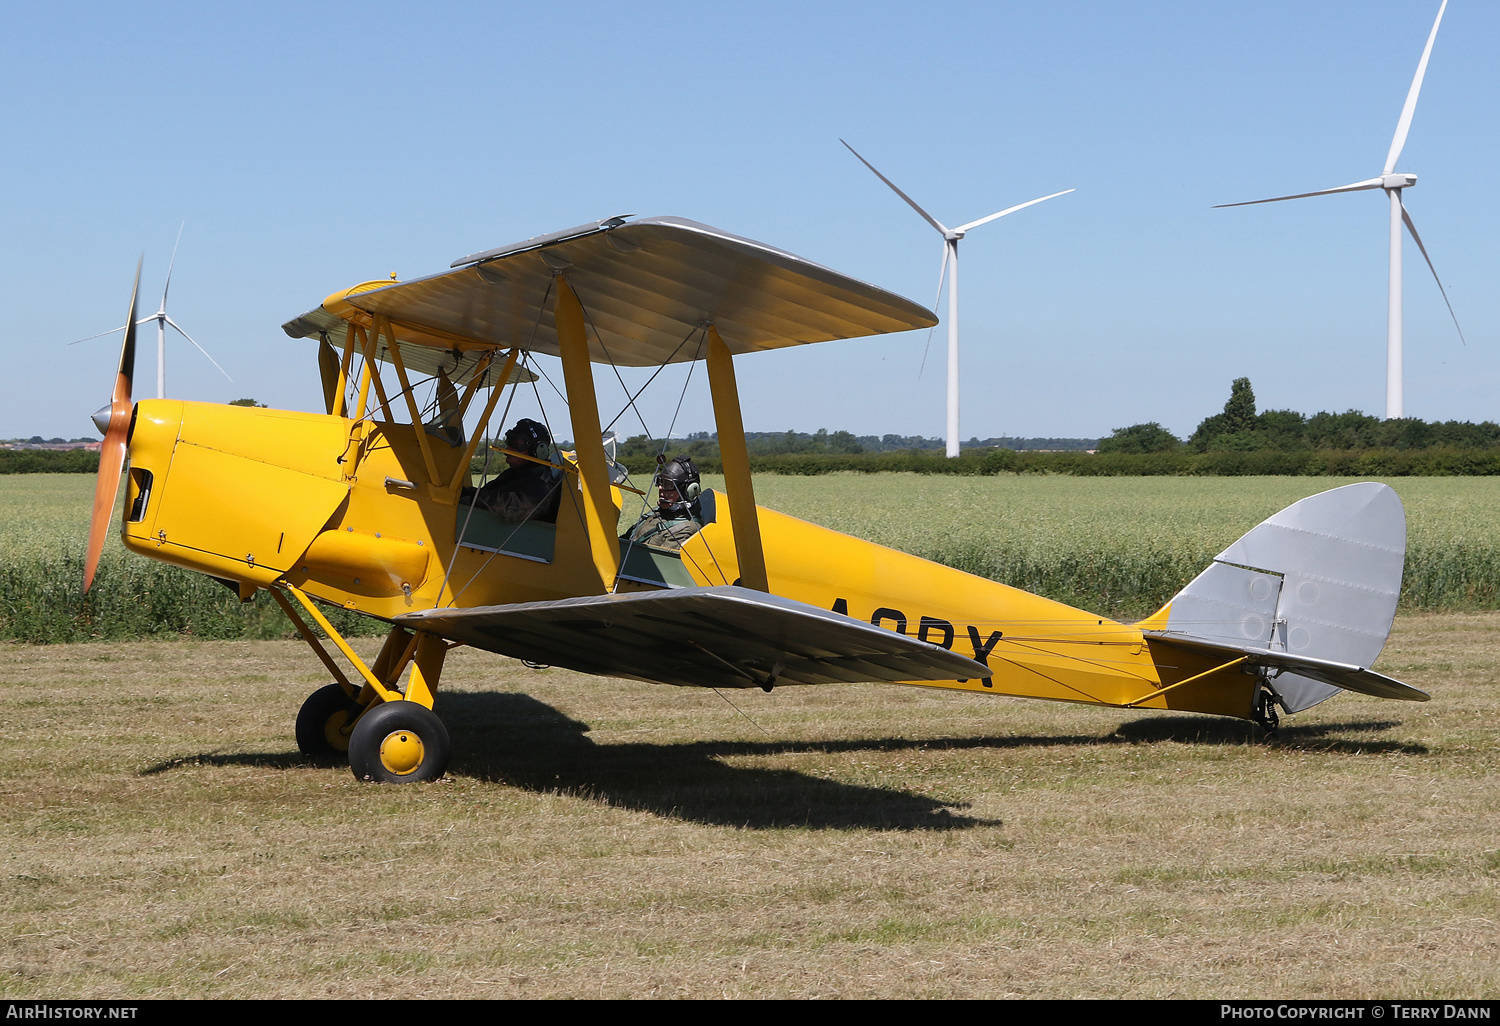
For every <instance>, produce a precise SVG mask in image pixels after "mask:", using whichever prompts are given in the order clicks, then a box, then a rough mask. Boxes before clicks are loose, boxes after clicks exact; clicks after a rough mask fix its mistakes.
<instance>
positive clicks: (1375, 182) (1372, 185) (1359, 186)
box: [1213, 178, 1380, 210]
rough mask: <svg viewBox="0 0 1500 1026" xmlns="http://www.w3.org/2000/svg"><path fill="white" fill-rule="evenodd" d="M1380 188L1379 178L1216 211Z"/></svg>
mask: <svg viewBox="0 0 1500 1026" xmlns="http://www.w3.org/2000/svg"><path fill="white" fill-rule="evenodd" d="M1378 188H1380V179H1379V178H1366V179H1365V180H1364V181H1362V182H1350V183H1349V184H1348V185H1340V186H1337V187H1335V188H1332V189H1319V190H1318V191H1317V192H1299V193H1297V194H1296V195H1295V196H1272V197H1271V198H1270V199H1263V200H1246V201H1245V202H1244V203H1215V204H1214V205H1213V209H1214V210H1219V209H1221V208H1223V207H1253V206H1255V204H1257V203H1280V202H1281V201H1282V200H1289V199H1306V198H1307V197H1309V196H1332V195H1333V194H1334V193H1336V192H1360V191H1361V190H1364V189H1378Z"/></svg>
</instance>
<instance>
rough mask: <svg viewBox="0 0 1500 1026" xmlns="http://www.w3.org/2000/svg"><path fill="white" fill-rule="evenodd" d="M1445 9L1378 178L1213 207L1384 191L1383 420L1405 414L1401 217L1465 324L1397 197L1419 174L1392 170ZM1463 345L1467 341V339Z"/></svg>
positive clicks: (1429, 40) (1435, 25)
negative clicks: (1387, 213) (1387, 263)
mask: <svg viewBox="0 0 1500 1026" xmlns="http://www.w3.org/2000/svg"><path fill="white" fill-rule="evenodd" d="M1447 9H1448V0H1443V2H1442V4H1441V6H1439V7H1438V13H1437V18H1436V20H1434V21H1433V23H1432V31H1431V32H1430V33H1429V34H1428V36H1427V45H1426V46H1425V47H1424V48H1423V49H1422V59H1421V60H1420V61H1418V62H1417V74H1416V76H1415V77H1413V78H1412V80H1411V89H1409V90H1408V91H1407V93H1406V104H1405V106H1403V107H1402V108H1401V117H1400V119H1399V120H1397V122H1396V134H1395V136H1394V137H1393V138H1392V139H1391V149H1390V152H1389V153H1387V154H1386V158H1385V167H1384V169H1382V171H1381V172H1380V176H1379V177H1377V178H1367V179H1365V180H1364V181H1362V182H1351V183H1350V184H1349V185H1340V186H1338V187H1336V188H1333V189H1321V190H1319V191H1318V192H1299V193H1297V194H1296V195H1295V196H1273V197H1272V198H1270V199H1263V200H1250V201H1248V202H1246V203H1220V204H1218V205H1217V206H1216V207H1215V208H1214V209H1216V210H1217V209H1219V208H1221V207H1248V206H1254V205H1255V204H1257V203H1279V202H1281V201H1282V200H1293V199H1305V198H1307V197H1308V196H1329V195H1332V194H1334V193H1338V192H1363V191H1364V190H1366V189H1384V190H1385V194H1386V197H1387V199H1388V200H1389V201H1390V208H1391V232H1390V239H1391V268H1390V299H1389V302H1388V305H1387V310H1386V348H1385V416H1386V419H1387V420H1390V419H1393V418H1396V417H1402V416H1405V413H1404V408H1405V401H1404V398H1403V396H1402V368H1401V341H1402V340H1401V241H1402V240H1401V225H1402V223H1403V222H1404V223H1405V225H1406V228H1407V230H1408V231H1410V232H1411V238H1412V241H1413V242H1415V243H1416V244H1417V249H1419V250H1421V252H1422V259H1423V260H1426V261H1427V269H1428V270H1429V271H1431V272H1432V278H1433V280H1434V281H1436V282H1437V287H1438V291H1439V292H1441V293H1442V294H1443V302H1444V303H1446V304H1447V306H1448V316H1450V317H1452V318H1453V326H1454V327H1455V328H1458V337H1459V340H1460V341H1463V339H1464V331H1463V328H1460V327H1459V326H1458V315H1457V314H1455V313H1454V312H1453V304H1452V303H1449V302H1448V291H1447V290H1446V289H1444V288H1443V282H1442V279H1441V278H1439V277H1438V273H1437V268H1436V267H1433V266H1432V258H1431V257H1430V256H1428V255H1427V247H1426V246H1424V245H1422V236H1420V235H1418V234H1417V226H1416V225H1415V224H1413V223H1412V219H1411V215H1410V214H1408V213H1407V212H1406V205H1405V204H1404V203H1402V202H1401V190H1403V189H1409V188H1411V187H1412V186H1413V185H1416V184H1417V176H1416V175H1414V174H1408V173H1406V172H1397V171H1396V161H1398V160H1400V159H1401V150H1402V148H1403V147H1405V146H1406V134H1407V132H1409V131H1410V130H1411V118H1412V114H1413V113H1414V112H1415V111H1416V109H1417V94H1418V93H1420V92H1421V91H1422V79H1423V77H1424V76H1425V75H1426V74H1427V59H1428V58H1429V57H1431V56H1432V44H1433V42H1435V41H1436V40H1437V34H1438V26H1439V25H1441V24H1442V22H1443V12H1444V11H1446V10H1447ZM1465 344H1466V345H1467V342H1465Z"/></svg>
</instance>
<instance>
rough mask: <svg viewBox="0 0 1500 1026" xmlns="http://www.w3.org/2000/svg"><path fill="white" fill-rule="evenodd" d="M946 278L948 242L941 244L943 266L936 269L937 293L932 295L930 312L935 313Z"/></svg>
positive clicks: (941, 296)
mask: <svg viewBox="0 0 1500 1026" xmlns="http://www.w3.org/2000/svg"><path fill="white" fill-rule="evenodd" d="M947 278H948V244H947V243H944V244H943V266H942V267H941V268H939V270H938V287H937V295H936V296H933V297H932V312H933V313H937V306H938V302H939V301H940V300H941V299H942V298H943V282H944V281H946V280H947Z"/></svg>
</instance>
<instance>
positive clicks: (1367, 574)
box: [1155, 482, 1426, 712]
mask: <svg viewBox="0 0 1500 1026" xmlns="http://www.w3.org/2000/svg"><path fill="white" fill-rule="evenodd" d="M1405 557H1406V513H1405V511H1404V510H1403V509H1402V508H1401V500H1400V498H1398V497H1397V495H1396V493H1395V492H1394V491H1392V490H1391V489H1390V488H1389V487H1387V486H1386V485H1383V484H1376V483H1374V482H1365V483H1361V484H1352V485H1345V486H1344V487H1342V488H1333V489H1330V490H1329V491H1326V492H1320V493H1319V494H1317V495H1312V496H1309V497H1308V498H1306V499H1303V500H1302V501H1301V502H1296V503H1293V504H1292V505H1290V506H1288V507H1287V508H1286V509H1284V510H1282V511H1281V512H1280V513H1277V514H1276V515H1275V516H1273V517H1271V518H1270V519H1268V520H1266V521H1265V522H1264V523H1262V524H1261V525H1260V526H1258V527H1256V528H1255V529H1254V530H1252V531H1250V532H1249V533H1248V534H1246V535H1245V536H1244V537H1242V538H1241V539H1240V540H1239V541H1237V542H1235V543H1234V544H1233V545H1231V546H1229V548H1227V549H1225V550H1224V551H1223V552H1221V553H1219V554H1218V555H1217V556H1216V557H1214V562H1213V563H1211V564H1210V565H1209V567H1208V569H1207V570H1204V571H1203V573H1201V574H1199V575H1198V576H1197V577H1195V578H1194V579H1193V580H1192V581H1191V582H1190V583H1189V584H1188V586H1187V587H1186V588H1183V589H1182V591H1180V592H1178V593H1177V595H1176V596H1175V597H1174V598H1173V599H1172V602H1171V604H1170V606H1169V607H1168V615H1167V623H1166V629H1165V631H1164V632H1162V633H1160V634H1158V635H1155V636H1157V637H1160V638H1162V639H1163V640H1172V641H1181V642H1183V643H1185V644H1194V645H1198V646H1201V647H1207V648H1211V649H1214V650H1216V651H1234V652H1256V653H1266V652H1269V653H1274V654H1277V655H1278V656H1285V657H1286V658H1287V660H1292V661H1283V662H1278V663H1269V662H1268V663H1267V664H1266V665H1268V666H1277V667H1279V668H1281V669H1282V670H1283V671H1284V672H1282V673H1281V674H1280V675H1279V676H1278V677H1277V678H1276V680H1275V681H1274V682H1273V683H1272V685H1271V686H1272V687H1273V688H1274V689H1275V691H1276V694H1277V697H1278V699H1279V700H1280V701H1281V704H1282V706H1283V707H1284V708H1285V709H1286V711H1287V712H1299V711H1301V710H1303V709H1307V708H1309V707H1311V706H1313V705H1316V704H1317V703H1319V702H1321V701H1323V700H1324V699H1326V698H1329V697H1331V696H1333V695H1335V694H1337V693H1338V692H1337V691H1336V690H1335V688H1345V689H1347V690H1349V691H1363V692H1365V693H1366V694H1379V695H1384V697H1388V698H1401V697H1409V696H1408V695H1407V694H1406V693H1405V692H1402V693H1397V694H1385V693H1384V692H1383V691H1380V690H1374V691H1371V690H1368V689H1367V688H1366V687H1361V686H1357V684H1356V683H1343V682H1341V681H1337V682H1336V681H1334V680H1332V679H1331V678H1329V677H1328V676H1327V675H1326V674H1325V675H1319V673H1312V672H1304V671H1303V670H1301V669H1299V668H1297V667H1298V666H1299V665H1300V664H1298V663H1296V662H1295V660H1298V659H1300V660H1302V661H1303V662H1304V663H1306V664H1307V665H1308V666H1324V667H1328V668H1333V669H1338V668H1343V669H1342V670H1339V672H1341V673H1345V675H1346V678H1347V679H1348V680H1350V681H1355V680H1356V678H1355V677H1348V676H1347V673H1348V672H1353V671H1357V673H1358V674H1366V675H1368V677H1370V678H1378V679H1379V680H1380V681H1385V680H1386V679H1387V678H1384V677H1380V676H1379V674H1370V673H1369V671H1368V670H1367V669H1363V668H1364V667H1368V666H1370V665H1371V664H1372V663H1373V662H1374V661H1375V658H1376V657H1377V656H1378V655H1380V650H1381V649H1382V648H1383V647H1384V646H1385V639H1386V637H1387V636H1389V634H1390V632H1391V622H1392V620H1393V619H1394V618H1395V615H1396V601H1397V599H1398V598H1399V597H1400V594H1401V573H1402V569H1403V566H1404V562H1405ZM1328 672H1333V670H1329V671H1328ZM1357 679H1358V680H1366V678H1365V677H1358V678H1357ZM1367 683H1368V681H1367ZM1390 683H1391V684H1396V682H1395V681H1391V682H1390ZM1370 686H1375V687H1384V685H1370ZM1397 687H1398V689H1401V688H1405V687H1406V686H1405V685H1404V684H1403V685H1397ZM1408 690H1412V689H1408ZM1415 693H1416V694H1421V692H1415ZM1422 697H1423V698H1424V699H1425V698H1426V696H1425V695H1423V696H1422Z"/></svg>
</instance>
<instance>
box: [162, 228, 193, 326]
mask: <svg viewBox="0 0 1500 1026" xmlns="http://www.w3.org/2000/svg"><path fill="white" fill-rule="evenodd" d="M186 227H187V221H183V222H182V224H180V225H178V226H177V241H176V242H174V243H172V262H171V263H169V264H167V283H166V284H165V285H163V286H162V290H161V307H160V311H161V312H162V313H166V312H167V291H168V290H169V289H171V287H172V268H174V267H176V266H177V247H178V246H180V245H181V244H182V230H183V229H184V228H186Z"/></svg>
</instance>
